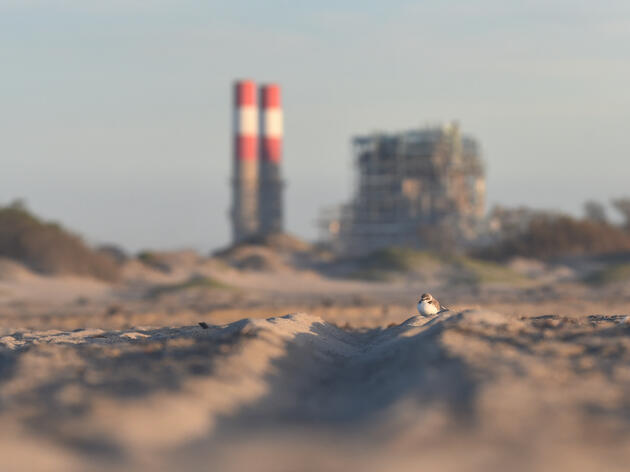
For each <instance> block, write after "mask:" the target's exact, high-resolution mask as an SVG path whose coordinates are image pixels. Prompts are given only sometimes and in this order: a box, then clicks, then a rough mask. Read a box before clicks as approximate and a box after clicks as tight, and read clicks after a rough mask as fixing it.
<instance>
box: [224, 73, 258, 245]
mask: <svg viewBox="0 0 630 472" xmlns="http://www.w3.org/2000/svg"><path fill="white" fill-rule="evenodd" d="M257 102H258V101H257V97H256V84H255V83H254V82H253V81H251V80H242V81H237V82H235V83H234V144H233V146H234V162H233V166H234V167H233V178H232V191H233V195H232V205H233V207H232V210H231V212H230V213H231V217H232V238H233V241H234V242H235V243H238V242H241V241H243V240H245V239H247V238H250V237H252V236H254V235H256V234H258V229H259V228H258V221H259V220H258V103H257Z"/></svg>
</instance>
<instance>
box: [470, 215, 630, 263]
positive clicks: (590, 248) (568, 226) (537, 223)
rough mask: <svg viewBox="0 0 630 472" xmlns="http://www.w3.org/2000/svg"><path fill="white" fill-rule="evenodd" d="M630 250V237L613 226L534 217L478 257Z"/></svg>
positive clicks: (602, 252) (482, 251) (552, 255)
mask: <svg viewBox="0 0 630 472" xmlns="http://www.w3.org/2000/svg"><path fill="white" fill-rule="evenodd" d="M627 250H630V234H628V233H627V232H625V231H623V230H622V229H621V228H617V227H615V226H613V225H610V224H608V223H603V222H597V221H592V220H578V219H575V218H571V217H570V216H560V217H537V218H534V219H533V220H532V221H531V222H530V223H529V224H528V226H527V228H526V229H525V230H524V231H523V232H521V233H519V234H515V235H512V236H508V237H506V238H504V239H503V240H502V241H500V242H498V243H497V244H496V245H494V246H491V247H487V248H485V249H483V250H481V251H480V252H479V255H482V256H487V257H494V258H499V259H504V258H508V257H512V256H522V257H531V258H538V259H550V258H554V257H562V256H575V255H596V254H605V253H610V252H617V251H627Z"/></svg>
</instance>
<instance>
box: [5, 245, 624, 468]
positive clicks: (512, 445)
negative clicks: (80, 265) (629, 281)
mask: <svg viewBox="0 0 630 472" xmlns="http://www.w3.org/2000/svg"><path fill="white" fill-rule="evenodd" d="M259 255H260V254H259ZM167 256H168V257H167ZM171 256H172V257H171ZM175 256H177V257H175ZM237 256H239V257H241V256H242V257H241V258H240V259H239V260H238V261H237V262H238V264H241V263H242V262H243V260H245V259H247V260H249V259H248V258H250V256H251V254H249V253H240V252H239V253H238V254H235V255H232V257H237ZM272 256H273V254H271V256H270V255H269V254H266V256H265V257H272ZM273 257H275V256H273ZM249 262H251V261H249ZM271 262H273V263H270V264H267V265H266V266H259V265H257V264H254V266H255V267H254V268H253V269H252V268H249V269H247V270H240V269H238V268H235V267H233V266H230V265H227V264H226V263H225V262H223V261H221V260H216V259H204V258H201V257H196V256H195V255H194V254H189V253H181V254H180V253H178V254H175V255H169V254H166V255H165V256H164V257H163V263H164V264H163V267H160V268H157V269H156V268H150V267H147V266H146V265H144V264H141V263H139V262H138V261H130V262H129V263H128V264H127V266H126V267H125V271H124V274H125V276H124V279H123V280H122V281H121V282H120V283H117V284H105V283H102V282H97V281H94V280H89V279H80V278H76V277H67V276H65V277H50V276H42V275H37V274H33V273H32V272H30V271H28V270H27V269H25V268H24V267H22V266H20V265H19V264H16V263H12V262H7V261H6V260H5V261H4V262H3V261H0V470H2V471H3V472H4V471H9V472H12V471H17V472H21V471H28V472H31V471H47V472H48V471H52V472H56V471H63V472H66V471H70V472H72V471H86V470H89V471H97V472H98V471H113V470H116V471H120V470H122V471H126V470H128V471H171V470H178V471H188V470H191V471H196V470H199V471H202V470H203V471H207V470H212V471H247V470H256V471H270V472H271V471H274V472H276V471H311V470H312V471H319V470H330V471H337V470H339V471H341V470H344V471H345V470H365V471H383V470H387V471H390V470H394V471H396V470H400V471H417V470H432V471H433V470H439V471H503V470H514V471H528V470H537V471H538V470H554V471H555V470H575V471H595V470H597V471H599V470H613V471H614V470H626V469H627V464H628V462H629V461H630V400H628V399H629V398H630V322H629V320H630V318H629V317H628V315H629V314H630V293H629V292H628V289H627V287H625V285H622V284H617V285H611V286H606V287H591V286H587V285H584V284H581V283H577V282H576V279H575V278H573V279H567V280H564V279H563V280H560V278H558V277H556V276H555V275H554V273H555V272H556V271H558V269H557V268H551V269H547V268H544V267H542V268H541V267H538V266H536V267H534V269H536V270H537V271H541V270H543V271H544V273H542V275H541V276H540V278H538V279H532V280H531V281H529V282H528V283H526V284H522V283H521V282H518V283H517V284H481V285H475V286H469V285H465V284H464V285H462V284H451V283H450V282H449V280H450V279H444V280H433V281H419V280H417V279H414V278H413V277H409V278H402V279H397V280H393V281H389V282H367V281H360V280H344V279H339V278H335V277H332V276H326V275H324V274H323V273H321V272H317V271H314V270H312V268H308V267H307V268H300V267H298V266H297V265H295V264H293V263H291V264H288V263H287V262H286V260H280V259H279V262H278V261H274V260H272V261H271ZM280 262H282V263H280ZM289 262H290V261H289ZM520 265H521V266H522V265H523V264H522V263H520ZM530 266H531V264H530V263H528V264H526V267H525V269H527V270H530V269H531V267H530ZM269 268H271V269H269ZM520 269H522V270H525V269H523V268H522V267H520V266H519V270H520ZM532 270H533V269H532ZM550 280H552V281H553V283H550V282H549V281H550ZM427 290H428V291H432V292H434V294H436V295H438V296H439V298H440V300H441V301H442V302H445V304H447V305H448V306H449V307H450V308H451V311H449V312H447V313H445V314H443V315H440V316H439V317H435V318H421V317H417V316H413V314H414V310H415V304H416V301H417V296H418V295H419V293H421V292H423V291H427ZM199 322H205V323H207V325H208V327H207V329H204V328H202V327H201V326H200V325H199V324H198V323H199Z"/></svg>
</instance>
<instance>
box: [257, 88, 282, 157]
mask: <svg viewBox="0 0 630 472" xmlns="http://www.w3.org/2000/svg"><path fill="white" fill-rule="evenodd" d="M260 94H261V97H260V102H261V108H262V110H261V112H262V126H261V134H262V159H263V160H264V161H267V162H273V163H276V164H278V163H280V161H281V160H282V134H283V133H282V105H281V103H280V86H279V85H277V84H267V85H263V86H262V87H261V89H260Z"/></svg>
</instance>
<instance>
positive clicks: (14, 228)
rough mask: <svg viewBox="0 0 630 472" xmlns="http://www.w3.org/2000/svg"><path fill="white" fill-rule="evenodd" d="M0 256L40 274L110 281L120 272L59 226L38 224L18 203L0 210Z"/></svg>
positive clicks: (78, 238) (103, 255)
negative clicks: (72, 275) (84, 276)
mask: <svg viewBox="0 0 630 472" xmlns="http://www.w3.org/2000/svg"><path fill="white" fill-rule="evenodd" d="M0 256H4V257H7V258H10V259H13V260H16V261H18V262H21V263H22V264H24V265H25V266H27V267H28V268H30V269H31V270H34V271H36V272H39V273H42V274H75V275H87V276H91V277H96V278H98V279H102V280H107V281H114V280H116V279H117V278H118V276H119V272H120V268H119V266H118V264H117V263H116V261H115V260H114V259H113V258H112V257H111V256H109V255H107V254H105V253H102V252H97V251H94V250H92V249H91V248H89V247H88V246H86V244H85V243H84V242H83V241H82V240H81V238H80V237H78V236H76V235H74V234H72V233H69V232H67V231H66V230H65V229H63V228H62V227H61V226H60V225H58V224H56V223H47V222H43V221H41V220H39V219H38V218H37V217H35V216H34V215H32V214H31V213H29V211H28V210H27V209H26V208H25V207H24V206H23V205H22V204H20V203H17V204H12V205H9V206H6V207H0Z"/></svg>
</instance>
